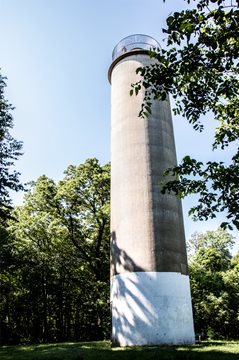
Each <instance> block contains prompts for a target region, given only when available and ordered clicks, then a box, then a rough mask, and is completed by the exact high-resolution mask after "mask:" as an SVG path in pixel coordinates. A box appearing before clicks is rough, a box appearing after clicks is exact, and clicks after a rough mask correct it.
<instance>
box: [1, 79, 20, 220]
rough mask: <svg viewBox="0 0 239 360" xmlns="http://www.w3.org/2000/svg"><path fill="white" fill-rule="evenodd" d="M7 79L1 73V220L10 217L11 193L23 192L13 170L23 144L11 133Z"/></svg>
mask: <svg viewBox="0 0 239 360" xmlns="http://www.w3.org/2000/svg"><path fill="white" fill-rule="evenodd" d="M5 80H6V78H4V77H2V75H1V73H0V219H1V220H4V219H6V218H7V217H8V216H9V211H10V209H11V198H10V194H9V191H10V190H13V191H18V190H23V186H22V185H21V184H20V180H19V175H20V174H19V172H17V171H15V170H13V166H14V163H15V160H17V159H18V158H19V156H20V155H22V153H21V149H22V142H20V141H17V140H16V139H14V138H13V137H12V135H11V133H10V131H11V129H12V128H13V117H12V114H11V112H12V110H13V106H12V105H11V104H10V103H9V102H8V101H7V100H6V99H5V96H4V90H5V87H6V81H5Z"/></svg>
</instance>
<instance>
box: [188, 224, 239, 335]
mask: <svg viewBox="0 0 239 360" xmlns="http://www.w3.org/2000/svg"><path fill="white" fill-rule="evenodd" d="M232 245H233V237H232V235H230V234H229V233H227V232H226V231H225V230H222V229H220V228H219V229H218V230H216V231H207V232H205V233H204V234H198V233H195V234H193V236H192V238H191V239H190V240H189V249H190V252H189V253H190V256H189V274H190V282H191V292H192V304H193V313H194V323H195V332H196V333H204V334H205V335H207V336H209V337H212V338H217V339H218V338H224V339H225V338H229V339H237V338H238V336H239V332H238V325H239V319H238V311H239V286H238V277H239V263H238V259H239V258H238V254H237V255H235V256H234V257H233V256H232V254H231V248H232Z"/></svg>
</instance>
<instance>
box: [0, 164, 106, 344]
mask: <svg viewBox="0 0 239 360" xmlns="http://www.w3.org/2000/svg"><path fill="white" fill-rule="evenodd" d="M109 179H110V170H109V165H105V166H100V164H99V163H98V161H97V160H96V159H89V160H87V161H86V162H85V163H84V164H82V165H79V166H69V167H68V169H67V170H66V172H65V177H64V179H63V180H62V181H60V182H59V184H58V185H56V184H55V183H54V181H53V180H51V179H49V178H47V177H46V176H41V177H40V178H39V179H38V180H37V181H36V182H35V183H33V184H32V189H31V191H30V192H29V193H28V194H26V196H25V203H24V205H22V206H19V207H17V208H16V209H15V212H14V219H12V220H10V221H9V226H8V229H7V231H8V233H6V237H7V239H6V240H4V241H3V244H2V246H1V251H0V253H1V254H3V255H2V257H3V263H2V264H3V266H2V272H1V276H2V278H3V281H2V282H1V285H0V286H1V287H0V292H1V294H2V297H1V300H0V321H1V328H2V334H1V337H2V342H6V341H8V342H12V343H18V342H23V341H24V342H49V341H63V340H93V339H103V338H104V337H108V336H109V284H108V283H109V281H108V278H109V276H108V273H109V269H108V267H109V266H108V263H109V182H110V181H109Z"/></svg>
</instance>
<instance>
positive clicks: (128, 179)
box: [110, 51, 194, 346]
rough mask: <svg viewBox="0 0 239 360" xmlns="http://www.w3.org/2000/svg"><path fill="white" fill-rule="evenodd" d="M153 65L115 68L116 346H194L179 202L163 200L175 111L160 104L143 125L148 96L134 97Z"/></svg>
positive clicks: (140, 57) (142, 61)
mask: <svg viewBox="0 0 239 360" xmlns="http://www.w3.org/2000/svg"><path fill="white" fill-rule="evenodd" d="M151 61H152V59H150V57H149V56H148V55H147V54H146V53H145V51H142V53H140V51H137V53H136V52H135V53H134V52H131V53H128V54H125V55H124V56H123V57H121V58H119V59H118V60H116V61H115V62H114V63H113V66H111V68H110V78H111V84H112V98H111V101H112V106H111V108H112V113H111V126H112V128H111V166H112V170H111V258H112V262H111V275H112V288H111V295H112V296H111V300H112V340H113V345H117V344H119V345H121V346H125V345H137V344H138V345H144V344H145V345H146V344H181V343H189V344H191V343H192V342H193V341H194V331H193V320H192V307H191V296H190V288H189V280H188V272H187V256H186V245H185V235H184V225H183V216H182V208H181V202H180V200H179V199H178V198H176V197H175V196H174V195H163V194H161V192H160V182H161V180H162V173H163V171H164V170H165V169H166V168H168V167H170V166H173V165H175V164H176V151H175V143H174V135H173V126H172V119H171V110H170V104H169V101H164V102H156V101H155V102H154V103H153V106H152V115H150V116H149V117H148V118H147V119H141V118H139V117H138V114H139V111H140V107H141V104H142V101H143V97H144V94H143V92H140V93H139V95H138V96H137V97H136V96H132V97H130V96H129V91H130V88H131V84H132V83H135V82H137V81H138V80H139V76H138V75H136V73H135V71H136V69H137V68H138V67H140V66H145V65H147V64H149V63H150V62H151ZM140 274H141V275H140ZM148 274H153V275H152V276H151V275H148ZM186 284H187V285H186ZM151 285H152V286H151ZM132 286H133V288H134V291H132ZM165 286H166V288H165ZM169 289H171V290H170V291H169ZM175 291H177V293H176V292H175ZM171 296H172V297H171ZM137 299H138V300H137ZM182 308H183V310H182ZM142 319H143V320H142ZM183 328H185V329H184V330H183ZM134 334H135V335H134Z"/></svg>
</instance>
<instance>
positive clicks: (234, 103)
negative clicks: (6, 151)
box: [131, 0, 239, 229]
mask: <svg viewBox="0 0 239 360" xmlns="http://www.w3.org/2000/svg"><path fill="white" fill-rule="evenodd" d="M185 1H186V2H187V3H188V4H189V5H190V6H189V8H188V9H187V10H182V11H180V12H174V13H172V14H170V15H169V16H168V18H167V26H166V28H165V29H163V32H164V34H165V35H166V39H165V40H166V46H165V47H164V48H158V49H153V50H152V51H151V53H150V55H151V56H152V57H153V58H155V59H157V60H158V61H157V62H154V63H153V64H152V65H149V66H146V67H144V68H139V69H137V72H138V73H139V74H141V75H142V80H141V81H139V82H138V83H136V84H132V87H133V90H134V93H135V94H136V95H137V93H138V91H139V90H140V89H142V88H143V89H144V91H145V97H144V103H143V104H142V109H141V112H140V116H145V115H147V114H149V113H150V111H151V110H150V106H151V103H152V99H157V100H163V101H164V100H166V99H167V96H168V94H170V95H171V96H172V97H173V99H174V101H175V107H174V109H173V111H174V114H176V115H182V116H184V117H185V118H186V119H187V120H188V121H189V123H190V124H192V126H193V128H194V129H195V130H196V131H202V130H203V121H202V119H203V118H204V116H205V115H207V119H208V120H207V121H210V120H211V119H213V120H215V122H216V125H217V127H216V131H215V137H214V142H213V144H212V148H213V150H216V149H224V150H225V149H226V148H230V147H232V149H233V152H234V154H233V156H232V157H231V159H230V160H229V161H228V162H223V161H219V162H218V161H208V162H206V163H203V162H202V161H200V159H199V160H197V159H194V158H191V157H190V156H189V155H188V156H185V157H184V158H183V160H182V162H181V163H180V164H179V165H178V166H175V167H174V168H171V169H168V170H167V171H166V174H171V175H173V176H174V179H175V180H171V181H168V182H167V183H165V184H164V187H163V192H167V191H172V192H174V193H175V194H176V195H177V196H180V197H181V198H184V197H185V196H187V195H188V194H192V193H197V194H198V195H199V200H198V203H197V204H196V205H195V206H194V207H193V208H192V209H191V210H190V214H191V215H193V216H194V218H195V219H199V220H207V219H208V218H214V217H216V214H217V212H222V211H226V217H227V220H226V221H225V222H223V224H222V226H223V227H224V228H225V227H227V226H228V227H229V228H232V225H234V226H235V227H236V228H237V229H239V213H238V207H239V150H238V137H239V105H238V104H239V101H238V100H239V77H238V75H239V62H238V57H239V26H238V24H239V8H238V3H237V2H233V1H232V2H231V1H222V0H214V1H210V0H200V1H196V0H185ZM131 94H132V91H131Z"/></svg>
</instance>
